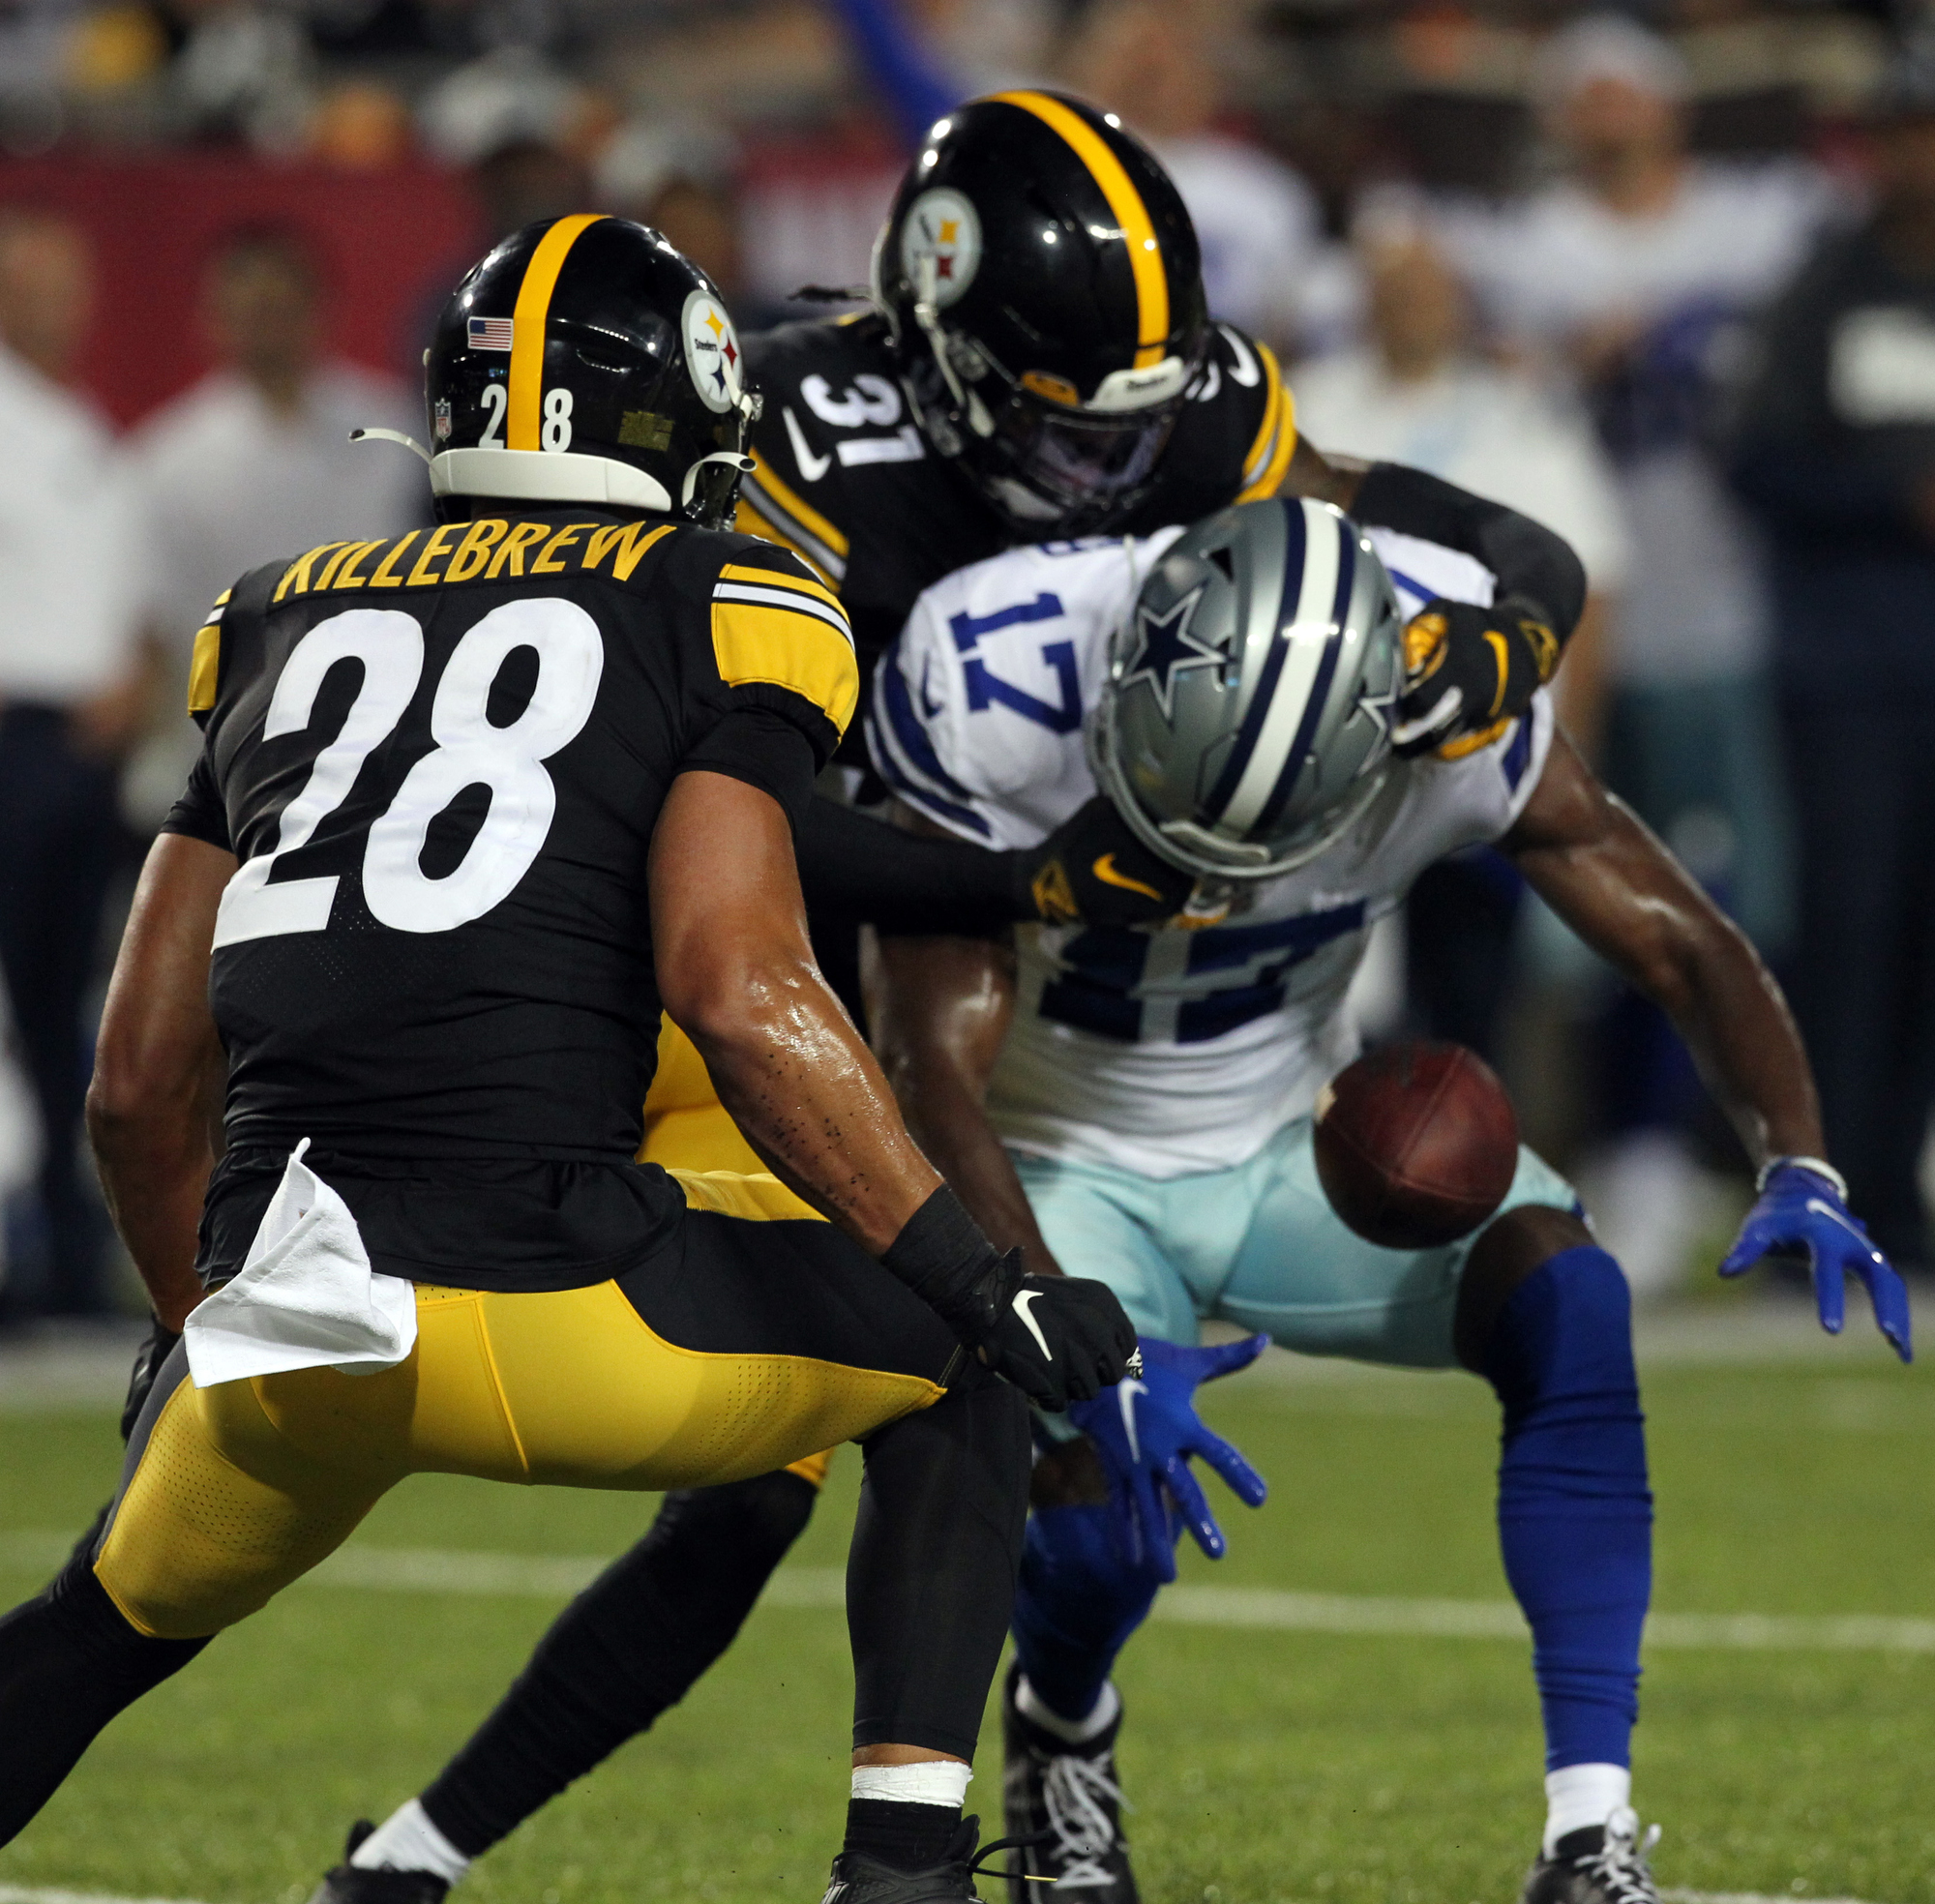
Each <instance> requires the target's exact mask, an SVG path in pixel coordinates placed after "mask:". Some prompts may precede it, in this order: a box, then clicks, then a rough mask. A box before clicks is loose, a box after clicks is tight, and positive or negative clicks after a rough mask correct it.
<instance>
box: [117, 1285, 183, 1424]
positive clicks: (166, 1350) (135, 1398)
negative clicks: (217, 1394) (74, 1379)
mask: <svg viewBox="0 0 1935 1904" xmlns="http://www.w3.org/2000/svg"><path fill="white" fill-rule="evenodd" d="M180 1340H181V1333H180V1331H179V1330H177V1329H171V1328H168V1327H167V1326H166V1325H165V1324H164V1323H163V1322H162V1321H161V1319H160V1318H159V1317H157V1316H150V1317H149V1318H148V1332H147V1334H146V1335H144V1336H143V1337H142V1338H141V1346H140V1347H139V1348H138V1349H136V1350H135V1351H134V1368H133V1369H132V1370H131V1371H130V1372H129V1376H128V1399H127V1400H126V1401H125V1402H124V1403H123V1404H122V1405H121V1439H122V1441H124V1442H126V1441H128V1440H129V1439H130V1438H131V1437H132V1436H133V1435H134V1424H135V1422H137V1421H139V1420H140V1418H141V1411H142V1410H143V1409H144V1408H146V1407H147V1405H148V1391H149V1390H150V1389H151V1388H153V1387H154V1385H155V1378H156V1376H158V1375H160V1374H161V1372H162V1364H163V1363H164V1361H166V1360H167V1358H168V1357H169V1356H170V1355H171V1354H174V1347H175V1344H176V1343H177V1342H179V1341H180Z"/></svg>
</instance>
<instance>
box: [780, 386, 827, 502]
mask: <svg viewBox="0 0 1935 1904" xmlns="http://www.w3.org/2000/svg"><path fill="white" fill-rule="evenodd" d="M780 414H781V415H782V416H783V417H785V418H786V420H787V436H788V438H789V441H790V442H791V444H792V460H793V461H794V462H795V463H797V464H798V465H799V474H800V480H801V481H802V482H805V483H817V482H819V479H820V478H821V477H822V476H824V475H825V474H826V472H827V471H828V470H829V469H831V468H832V467H833V459H832V457H831V456H830V455H829V456H815V455H814V453H813V452H812V451H811V450H809V449H808V448H807V447H806V431H803V430H802V429H801V428H800V427H799V419H798V418H797V417H796V416H794V415H793V413H792V408H791V405H790V404H789V405H788V406H787V408H785V409H783V410H782V411H781V412H780Z"/></svg>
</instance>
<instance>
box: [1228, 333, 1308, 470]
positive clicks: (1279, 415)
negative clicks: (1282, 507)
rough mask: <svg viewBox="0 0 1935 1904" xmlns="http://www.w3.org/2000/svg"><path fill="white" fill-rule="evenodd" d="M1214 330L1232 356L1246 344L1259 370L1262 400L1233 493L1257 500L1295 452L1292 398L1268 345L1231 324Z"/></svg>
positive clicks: (1237, 353) (1288, 464)
mask: <svg viewBox="0 0 1935 1904" xmlns="http://www.w3.org/2000/svg"><path fill="white" fill-rule="evenodd" d="M1217 329H1218V330H1219V332H1221V333H1222V335H1223V342H1224V343H1225V344H1226V345H1228V346H1229V348H1230V350H1231V352H1232V354H1233V356H1237V357H1240V355H1241V354H1242V353H1243V351H1244V350H1245V348H1246V347H1247V349H1248V350H1249V351H1250V352H1251V353H1253V354H1254V356H1255V359H1256V364H1257V369H1258V370H1259V371H1260V372H1262V379H1263V402H1262V403H1261V404H1260V405H1259V406H1258V411H1257V416H1256V429H1255V430H1254V431H1253V432H1252V433H1251V436H1250V440H1249V447H1248V449H1247V450H1246V451H1245V452H1244V455H1243V470H1242V488H1241V489H1240V490H1238V491H1237V492H1236V500H1237V501H1238V502H1261V501H1262V500H1263V499H1264V498H1265V496H1273V495H1275V494H1276V492H1277V489H1278V487H1279V486H1280V485H1281V484H1282V482H1283V479H1284V477H1285V475H1286V474H1287V473H1288V471H1289V469H1290V460H1291V458H1292V457H1294V456H1295V454H1296V400H1295V398H1294V397H1293V396H1292V395H1291V392H1290V385H1289V384H1287V383H1286V382H1285V381H1284V380H1283V372H1282V370H1281V368H1280V367H1279V366H1278V364H1277V361H1276V352H1275V351H1273V350H1272V349H1271V348H1270V347H1269V345H1268V344H1266V343H1263V342H1258V341H1257V340H1255V339H1253V338H1246V337H1244V336H1243V334H1242V333H1241V332H1240V331H1238V330H1237V329H1236V328H1235V326H1234V325H1232V324H1220V325H1218V326H1217ZM1237 387H1238V388H1241V386H1240V385H1238V386H1237ZM1239 433H1240V426H1239Z"/></svg>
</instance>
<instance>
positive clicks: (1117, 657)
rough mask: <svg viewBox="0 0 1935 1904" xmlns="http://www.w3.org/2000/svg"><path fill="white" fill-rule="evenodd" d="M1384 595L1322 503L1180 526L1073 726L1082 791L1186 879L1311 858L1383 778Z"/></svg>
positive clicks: (1386, 708) (1393, 650)
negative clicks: (1085, 777) (1097, 798)
mask: <svg viewBox="0 0 1935 1904" xmlns="http://www.w3.org/2000/svg"><path fill="white" fill-rule="evenodd" d="M1403 685H1404V643H1403V638H1402V634H1401V631H1400V628H1399V623H1398V610H1397V597H1396V595H1395V594H1394V593H1393V592H1392V589H1391V583H1390V578H1389V577H1388V576H1387V575H1386V574H1385V573H1384V564H1383V562H1381V561H1380V560H1379V559H1378V555H1377V551H1376V550H1374V549H1373V548H1372V547H1371V545H1370V543H1369V542H1368V541H1367V540H1366V539H1365V537H1364V535H1363V533H1362V532H1361V531H1360V530H1359V529H1358V528H1357V526H1356V524H1355V523H1354V522H1353V521H1351V520H1350V519H1349V518H1348V517H1346V516H1345V515H1344V514H1343V513H1342V512H1341V511H1340V510H1337V509H1333V508H1332V507H1331V506H1330V505H1329V504H1328V503H1323V502H1305V501H1298V500H1296V499H1295V498H1293V497H1288V496H1281V497H1274V498H1272V499H1271V500H1269V501H1267V502H1249V503H1241V504H1238V505H1237V506H1236V507H1235V508H1232V509H1225V510H1223V511H1221V512H1220V513H1219V514H1217V515H1215V516H1211V517H1209V518H1207V519H1206V521H1201V522H1198V523H1197V524H1196V525H1195V526H1194V527H1193V528H1190V529H1189V530H1187V531H1186V532H1185V533H1184V534H1183V535H1182V537H1181V538H1180V539H1179V540H1178V541H1177V542H1176V543H1175V544H1174V545H1172V547H1171V548H1170V549H1169V550H1168V552H1167V553H1166V554H1164V556H1163V557H1162V559H1161V560H1160V561H1159V562H1158V563H1157V564H1156V565H1155V568H1154V569H1153V570H1152V571H1151V572H1150V574H1149V576H1148V578H1147V580H1145V581H1144V583H1143V585H1142V589H1141V591H1140V592H1139V593H1138V595H1137V597H1136V603H1135V607H1134V608H1133V609H1132V610H1130V611H1129V615H1128V618H1127V620H1126V621H1125V622H1124V623H1123V625H1122V627H1121V628H1120V629H1118V630H1117V631H1116V636H1115V639H1114V642H1113V645H1112V647H1111V650H1110V668H1109V679H1108V681H1107V682H1106V684H1105V685H1104V687H1103V689H1102V695H1101V699H1100V700H1099V701H1098V703H1097V705H1096V708H1095V712H1094V715H1093V717H1092V718H1091V720H1090V721H1089V724H1088V733H1087V743H1088V752H1089V759H1090V761H1091V764H1092V765H1093V767H1094V772H1095V779H1096V783H1097V785H1099V786H1100V787H1101V788H1102V789H1103V791H1104V792H1106V793H1107V794H1108V795H1109V797H1110V798H1111V799H1112V800H1113V801H1114V802H1115V804H1116V808H1117V809H1118V810H1119V811H1120V813H1121V815H1122V818H1124V819H1125V820H1127V822H1128V823H1129V826H1130V827H1131V829H1132V830H1133V831H1134V832H1135V833H1136V834H1137V836H1138V837H1139V838H1140V839H1141V840H1143V842H1144V843H1145V844H1146V845H1147V846H1148V847H1149V848H1152V849H1153V850H1154V851H1156V852H1158V853H1160V854H1161V855H1162V856H1163V857H1164V858H1165V859H1167V860H1168V861H1169V862H1170V863H1171V864H1172V865H1174V866H1178V867H1180V868H1181V869H1182V870H1183V871H1184V872H1187V873H1194V874H1196V875H1197V876H1198V878H1204V879H1212V880H1217V879H1243V880H1249V879H1268V878H1275V877H1276V876H1277V875H1279V874H1283V873H1288V872H1291V871H1293V870H1294V869H1295V868H1296V867H1298V866H1301V865H1304V864H1305V863H1306V862H1308V861H1309V860H1312V859H1314V858H1316V856H1317V855H1318V854H1319V853H1321V852H1322V851H1323V850H1324V849H1325V847H1327V846H1328V845H1329V844H1330V843H1331V842H1332V841H1333V840H1335V839H1336V838H1337V837H1338V835H1339V834H1341V833H1343V832H1344V831H1345V829H1346V828H1348V827H1349V826H1350V825H1351V824H1352V823H1353V822H1354V821H1355V820H1356V819H1357V818H1358V817H1359V816H1360V815H1362V814H1363V813H1364V811H1365V810H1366V809H1367V808H1368V807H1369V806H1370V804H1371V802H1372V801H1373V800H1375V799H1376V798H1377V796H1378V794H1379V792H1380V790H1381V789H1382V788H1383V787H1384V781H1385V779H1386V777H1387V776H1388V774H1389V771H1390V759H1391V752H1390V729H1391V724H1392V721H1393V720H1394V718H1395V709H1396V705H1397V698H1398V695H1399V693H1400V692H1401V691H1402V689H1403Z"/></svg>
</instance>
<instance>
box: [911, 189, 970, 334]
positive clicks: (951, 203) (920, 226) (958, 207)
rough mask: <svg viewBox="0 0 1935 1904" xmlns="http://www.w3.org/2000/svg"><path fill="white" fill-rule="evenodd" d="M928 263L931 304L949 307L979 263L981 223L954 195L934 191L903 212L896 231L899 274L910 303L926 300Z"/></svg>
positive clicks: (923, 194) (966, 285)
mask: <svg viewBox="0 0 1935 1904" xmlns="http://www.w3.org/2000/svg"><path fill="white" fill-rule="evenodd" d="M930 259H932V260H933V268H934V301H935V303H936V304H937V305H938V306H945V305H950V304H952V303H953V302H954V300H955V299H956V298H958V297H959V296H960V295H961V293H962V292H963V291H965V290H966V289H967V288H968V285H969V284H971V283H973V282H974V273H975V272H976V271H977V270H978V269H979V268H980V263H981V221H980V219H979V218H978V217H977V216H976V215H975V212H974V207H973V206H972V205H970V204H969V203H968V200H967V199H966V198H964V197H963V196H962V195H961V193H958V192H950V191H948V190H947V189H946V188H945V187H937V188H936V189H935V190H934V191H932V192H923V193H921V194H920V196H919V197H918V198H916V199H915V200H914V201H913V203H912V205H911V206H910V207H908V217H907V223H906V224H904V225H903V226H902V227H901V269H902V270H903V271H905V272H906V273H907V277H908V283H909V284H911V285H912V286H913V289H914V295H915V296H916V297H923V298H924V297H925V296H926V295H927V278H926V269H927V264H928V261H929V260H930Z"/></svg>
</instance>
